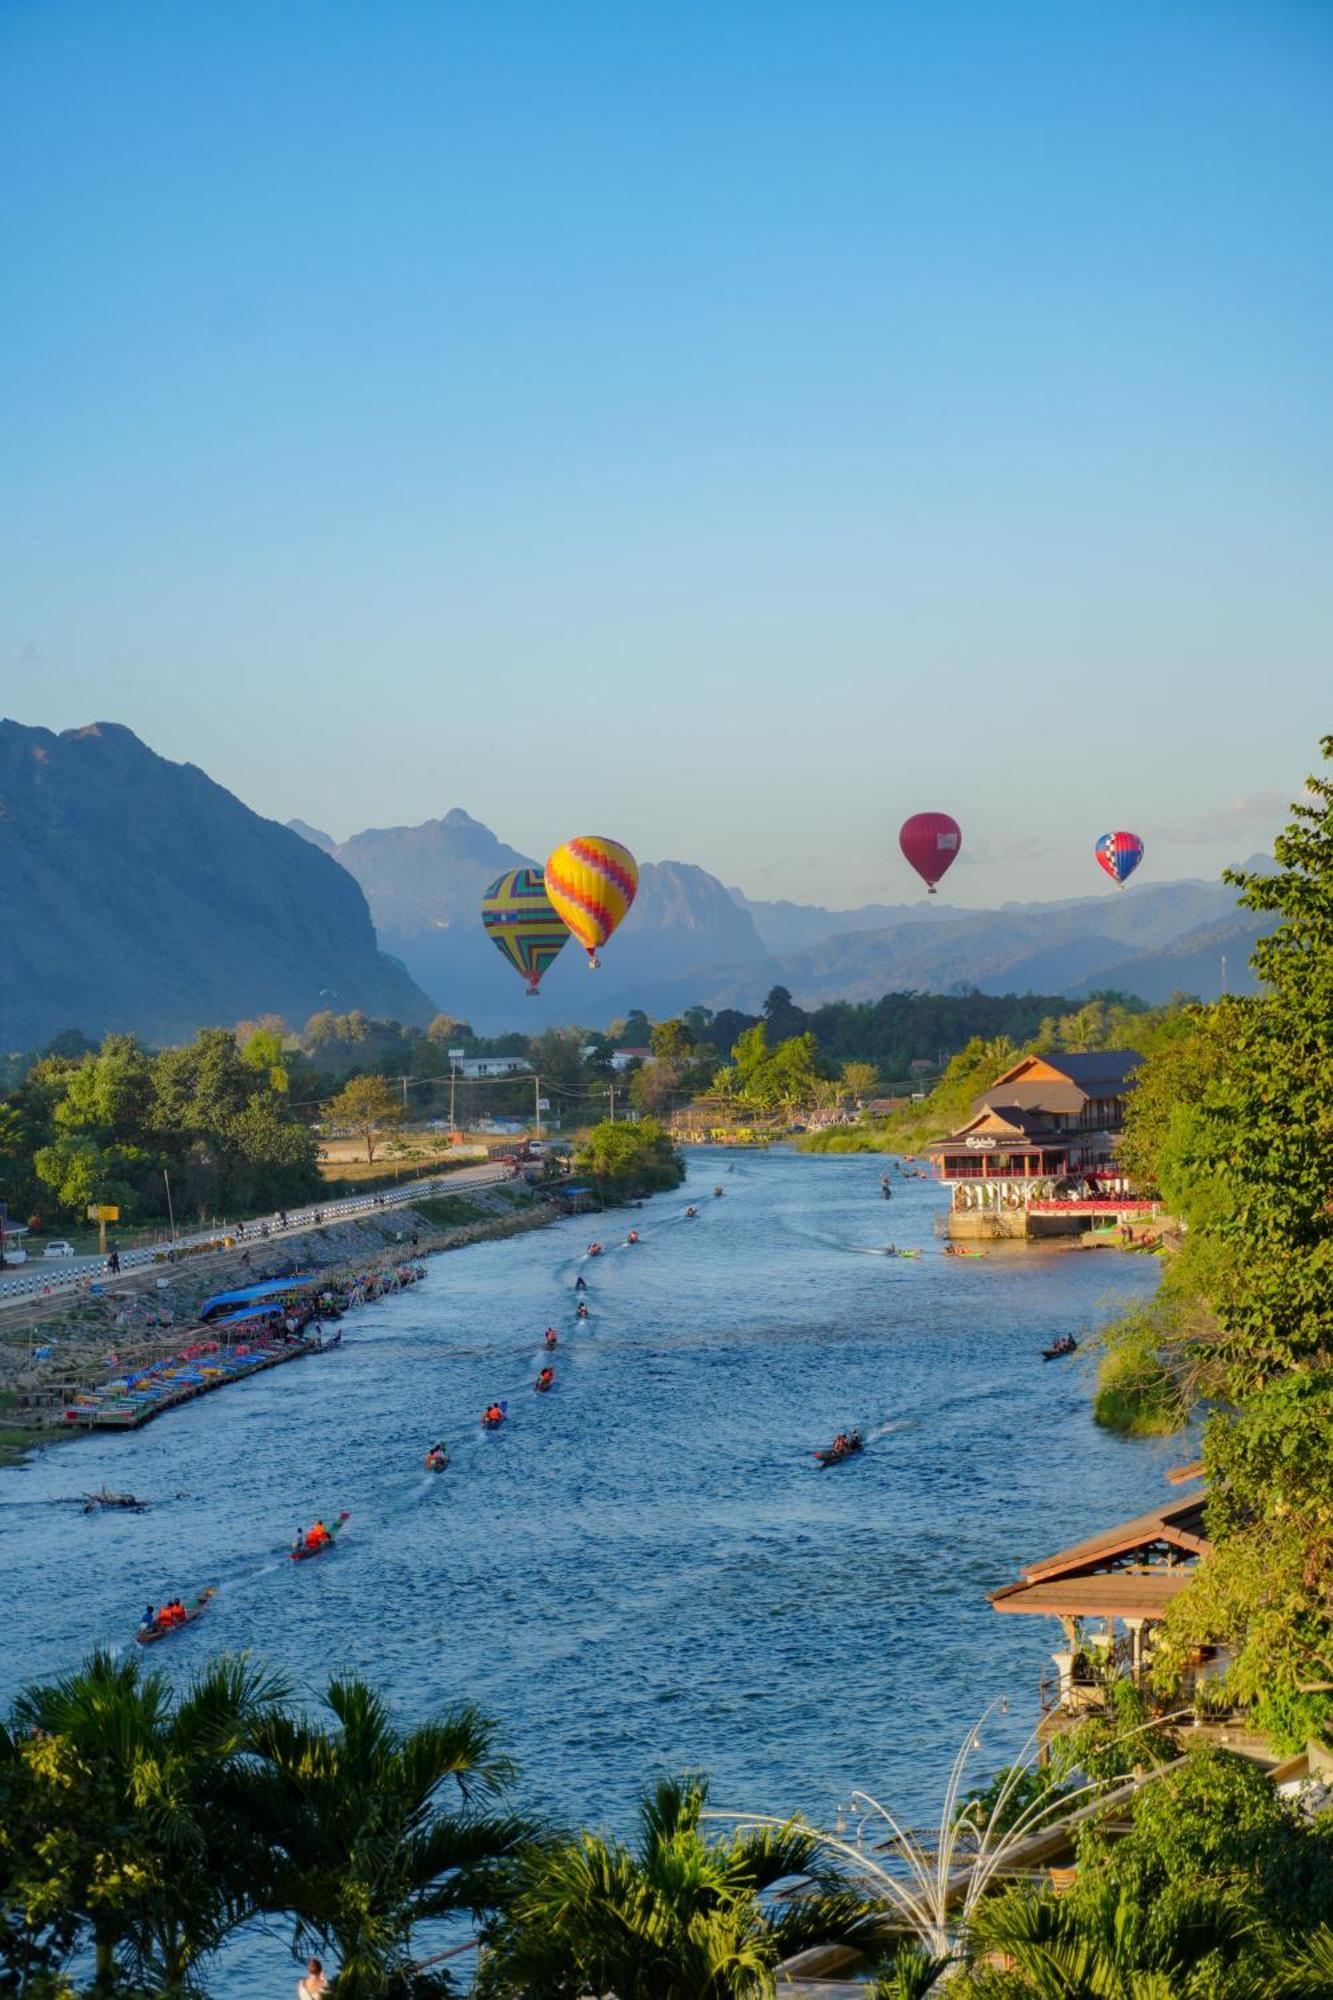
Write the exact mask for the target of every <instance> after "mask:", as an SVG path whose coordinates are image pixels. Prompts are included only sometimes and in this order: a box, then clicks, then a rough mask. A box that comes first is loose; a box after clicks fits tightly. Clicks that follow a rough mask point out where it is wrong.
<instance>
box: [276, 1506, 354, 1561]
mask: <svg viewBox="0 0 1333 2000" xmlns="http://www.w3.org/2000/svg"><path fill="white" fill-rule="evenodd" d="M350 1519H351V1516H350V1515H349V1514H348V1513H347V1512H346V1511H345V1510H344V1512H343V1513H341V1514H339V1516H338V1518H337V1520H336V1521H335V1522H334V1524H333V1526H332V1527H331V1528H330V1529H329V1538H328V1541H326V1542H318V1543H316V1545H315V1547H314V1548H313V1549H312V1548H311V1547H310V1545H309V1543H308V1542H303V1543H302V1545H301V1547H300V1548H299V1549H289V1550H288V1554H289V1555H290V1556H291V1559H292V1561H293V1562H294V1563H300V1562H308V1561H309V1560H310V1558H311V1556H322V1555H323V1554H324V1552H325V1550H326V1549H329V1548H331V1547H332V1546H333V1538H334V1536H335V1535H337V1534H339V1533H340V1532H341V1530H342V1525H343V1522H344V1521H347V1520H350Z"/></svg>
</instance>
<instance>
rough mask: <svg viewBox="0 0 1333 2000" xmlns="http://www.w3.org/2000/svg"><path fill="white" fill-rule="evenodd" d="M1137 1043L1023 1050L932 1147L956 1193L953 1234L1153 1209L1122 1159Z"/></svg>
mask: <svg viewBox="0 0 1333 2000" xmlns="http://www.w3.org/2000/svg"><path fill="white" fill-rule="evenodd" d="M1140 1060H1141V1058H1140V1057H1139V1056H1138V1055H1137V1054H1136V1053H1135V1052H1134V1050H1132V1049H1111V1050H1104V1051H1101V1052H1098V1053H1096V1054H1090V1055H1072V1056H1067V1055H1048V1056H1024V1057H1023V1059H1022V1060H1021V1061H1020V1062H1017V1063H1015V1064H1014V1065H1013V1067H1012V1068H1011V1069H1007V1070H1006V1071H1005V1072H1004V1074H1003V1076H999V1077H997V1078H996V1079H995V1082H994V1083H993V1084H991V1085H990V1086H989V1088H988V1089H986V1090H983V1091H982V1093H981V1095H980V1096H979V1097H977V1098H975V1099H974V1100H973V1104H972V1115H971V1117H970V1118H969V1119H968V1121H967V1123H966V1124H965V1125H963V1126H961V1127H960V1128H959V1130H958V1131H956V1132H951V1133H950V1134H949V1136H948V1137H947V1138H945V1139H936V1140H933V1141H932V1142H931V1144H930V1145H929V1146H928V1147H927V1148H926V1152H927V1154H928V1155H929V1157H930V1158H931V1159H932V1160H933V1162H934V1164H935V1170H936V1173H937V1174H938V1176H939V1178H940V1179H941V1180H942V1181H944V1182H945V1183H946V1184H947V1185H948V1186H949V1188H950V1189H951V1190H952V1194H953V1200H952V1203H951V1205H950V1220H949V1233H950V1235H959V1236H966V1235H1011V1236H1027V1235H1042V1234H1054V1233H1058V1232H1059V1231H1060V1230H1061V1229H1067V1228H1070V1227H1072V1228H1075V1229H1080V1228H1082V1227H1084V1226H1085V1222H1086V1219H1087V1218H1088V1217H1089V1216H1091V1217H1093V1218H1095V1217H1096V1216H1098V1215H1099V1214H1103V1213H1104V1214H1110V1215H1113V1216H1114V1215H1126V1214H1129V1215H1133V1214H1136V1213H1143V1212H1147V1211H1149V1210H1151V1208H1152V1206H1153V1204H1152V1203H1151V1202H1148V1201H1141V1200H1140V1199H1139V1198H1138V1197H1137V1196H1136V1195H1135V1194H1134V1191H1133V1190H1132V1189H1131V1187H1130V1186H1129V1183H1128V1182H1127V1181H1126V1179H1125V1177H1124V1175H1123V1174H1122V1173H1121V1172H1120V1171H1119V1169H1118V1167H1117V1165H1116V1159H1115V1154H1116V1147H1117V1146H1118V1144H1119V1141H1120V1135H1121V1131H1122V1129H1123V1126H1124V1120H1125V1104H1126V1100H1127V1099H1128V1096H1129V1093H1130V1091H1131V1090H1132V1089H1133V1087H1134V1072H1135V1070H1136V1069H1137V1068H1138V1066H1139V1062H1140Z"/></svg>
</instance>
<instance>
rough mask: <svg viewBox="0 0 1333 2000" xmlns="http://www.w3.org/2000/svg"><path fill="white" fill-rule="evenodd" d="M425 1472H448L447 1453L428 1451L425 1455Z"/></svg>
mask: <svg viewBox="0 0 1333 2000" xmlns="http://www.w3.org/2000/svg"><path fill="white" fill-rule="evenodd" d="M426 1470H427V1472H447V1471H448V1470H449V1454H448V1452H447V1451H428V1452H427V1453H426Z"/></svg>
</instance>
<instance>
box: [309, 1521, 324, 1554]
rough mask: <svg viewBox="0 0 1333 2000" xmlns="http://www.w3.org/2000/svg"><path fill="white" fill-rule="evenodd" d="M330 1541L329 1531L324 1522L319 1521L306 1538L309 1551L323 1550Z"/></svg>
mask: <svg viewBox="0 0 1333 2000" xmlns="http://www.w3.org/2000/svg"><path fill="white" fill-rule="evenodd" d="M328 1539H329V1531H328V1529H327V1528H326V1527H325V1526H324V1523H323V1521H322V1520H319V1521H316V1523H315V1525H314V1527H313V1528H312V1529H311V1530H310V1533H309V1534H308V1535H307V1536H306V1538H305V1545H306V1547H307V1548H308V1549H322V1548H323V1546H324V1544H325V1542H327V1541H328Z"/></svg>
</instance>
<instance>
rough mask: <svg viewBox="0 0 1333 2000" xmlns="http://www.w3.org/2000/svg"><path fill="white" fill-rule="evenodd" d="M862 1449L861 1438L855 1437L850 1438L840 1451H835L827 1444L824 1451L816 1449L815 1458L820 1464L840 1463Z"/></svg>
mask: <svg viewBox="0 0 1333 2000" xmlns="http://www.w3.org/2000/svg"><path fill="white" fill-rule="evenodd" d="M864 1450H865V1446H864V1444H863V1443H862V1441H861V1439H860V1438H859V1437H856V1438H850V1439H849V1440H848V1442H847V1445H846V1446H845V1448H844V1449H843V1450H842V1451H835V1450H834V1449H833V1446H832V1445H829V1447H828V1449H827V1450H826V1451H817V1452H816V1453H815V1458H816V1459H817V1461H818V1462H819V1464H820V1465H842V1464H843V1463H844V1462H845V1461H846V1460H847V1459H849V1458H855V1457H856V1454H857V1453H858V1452H859V1451H864Z"/></svg>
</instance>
